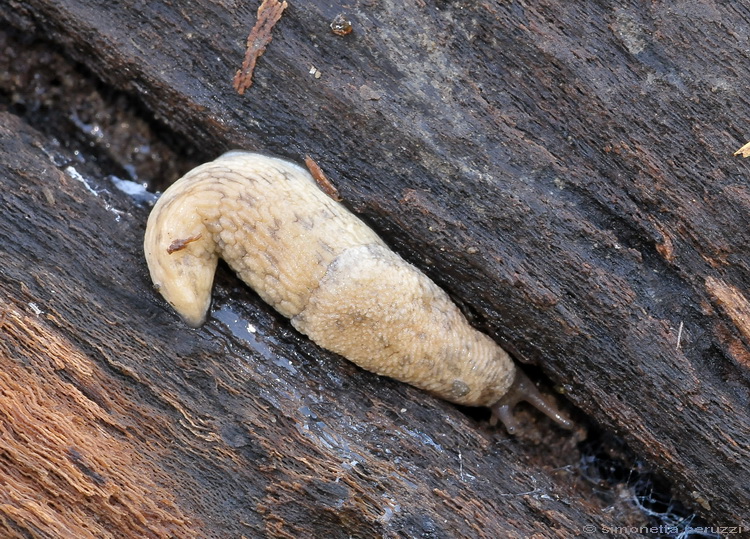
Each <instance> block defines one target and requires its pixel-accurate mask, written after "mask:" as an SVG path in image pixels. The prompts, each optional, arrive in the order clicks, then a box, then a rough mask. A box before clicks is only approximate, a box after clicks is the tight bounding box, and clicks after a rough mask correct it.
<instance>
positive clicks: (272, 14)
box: [234, 0, 287, 95]
mask: <svg viewBox="0 0 750 539" xmlns="http://www.w3.org/2000/svg"><path fill="white" fill-rule="evenodd" d="M286 7H287V3H286V1H284V2H279V1H278V0H263V3H262V4H261V5H260V7H259V8H258V20H257V21H256V22H255V26H253V29H252V30H250V35H248V36H247V49H246V50H245V59H244V60H243V61H242V68H241V69H238V70H237V74H235V76H234V89H235V90H237V93H238V94H240V95H243V94H244V93H245V90H247V89H248V88H250V86H252V84H253V71H254V70H255V62H257V60H258V58H260V56H261V55H262V54H263V53H264V52H265V50H266V47H267V46H268V44H269V43H270V42H271V30H272V29H273V27H274V25H276V23H277V22H278V21H279V19H281V14H282V13H283V12H284V10H285V9H286Z"/></svg>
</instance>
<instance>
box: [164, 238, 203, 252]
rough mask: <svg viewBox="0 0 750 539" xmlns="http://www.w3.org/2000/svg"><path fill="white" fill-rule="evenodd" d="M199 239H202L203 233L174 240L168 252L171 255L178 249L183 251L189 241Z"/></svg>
mask: <svg viewBox="0 0 750 539" xmlns="http://www.w3.org/2000/svg"><path fill="white" fill-rule="evenodd" d="M199 239H201V234H198V235H196V236H190V237H189V238H185V239H182V240H174V241H173V242H172V243H171V244H170V245H169V247H167V253H168V254H170V255H171V254H172V253H174V252H176V251H182V250H183V249H184V248H185V247H187V246H188V243H193V242H194V241H198V240H199Z"/></svg>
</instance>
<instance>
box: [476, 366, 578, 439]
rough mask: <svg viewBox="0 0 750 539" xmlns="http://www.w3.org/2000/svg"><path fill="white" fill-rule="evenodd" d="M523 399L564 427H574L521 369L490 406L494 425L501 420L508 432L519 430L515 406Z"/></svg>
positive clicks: (491, 421)
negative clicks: (505, 390)
mask: <svg viewBox="0 0 750 539" xmlns="http://www.w3.org/2000/svg"><path fill="white" fill-rule="evenodd" d="M521 401H526V402H528V403H529V404H531V405H532V406H533V407H534V408H536V409H537V410H539V411H540V412H542V413H543V414H544V415H546V416H547V417H549V418H550V419H552V421H554V422H555V423H557V424H558V425H559V426H561V427H562V428H564V429H568V430H570V429H572V428H573V422H572V421H571V420H570V419H568V418H567V417H565V416H564V415H563V414H562V412H561V411H560V410H559V409H558V408H557V406H556V405H555V404H554V403H549V402H547V400H546V399H545V398H544V397H542V394H541V393H540V392H539V390H538V389H537V388H536V386H535V385H534V382H532V381H531V380H529V378H528V376H526V375H525V374H524V373H523V372H521V370H520V369H516V376H515V379H514V380H513V384H512V385H511V386H510V389H508V392H507V393H506V394H505V395H503V397H502V398H501V399H500V400H498V401H497V402H496V403H495V404H493V405H492V406H490V410H492V418H491V419H490V424H492V425H493V426H494V425H496V424H497V421H498V420H500V421H501V422H502V423H503V425H505V429H506V430H507V431H508V434H515V433H516V432H518V428H519V425H518V421H516V418H515V417H514V416H513V408H515V406H516V404H518V403H519V402H521Z"/></svg>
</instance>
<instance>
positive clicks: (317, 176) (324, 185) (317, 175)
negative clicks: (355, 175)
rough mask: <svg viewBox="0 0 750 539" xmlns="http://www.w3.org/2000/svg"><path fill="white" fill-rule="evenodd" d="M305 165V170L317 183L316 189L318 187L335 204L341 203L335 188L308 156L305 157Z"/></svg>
mask: <svg viewBox="0 0 750 539" xmlns="http://www.w3.org/2000/svg"><path fill="white" fill-rule="evenodd" d="M305 165H307V170H309V171H310V174H311V175H312V177H313V179H314V180H315V181H316V182H317V183H318V187H320V188H321V189H322V190H323V192H324V193H325V194H326V195H328V196H329V197H331V198H332V199H333V200H335V201H336V202H341V195H339V191H338V189H336V186H335V185H333V184H332V183H331V181H330V180H329V179H328V178H327V177H326V175H325V174H324V173H323V169H321V168H320V167H319V166H318V164H317V163H316V162H315V161H313V158H312V157H310V156H309V155H306V156H305Z"/></svg>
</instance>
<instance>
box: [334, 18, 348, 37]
mask: <svg viewBox="0 0 750 539" xmlns="http://www.w3.org/2000/svg"><path fill="white" fill-rule="evenodd" d="M331 32H333V33H334V34H336V35H337V36H345V35H347V34H351V33H352V21H350V20H349V19H347V18H346V16H345V15H344V14H343V13H339V14H338V15H336V16H335V17H334V18H333V20H332V21H331Z"/></svg>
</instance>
